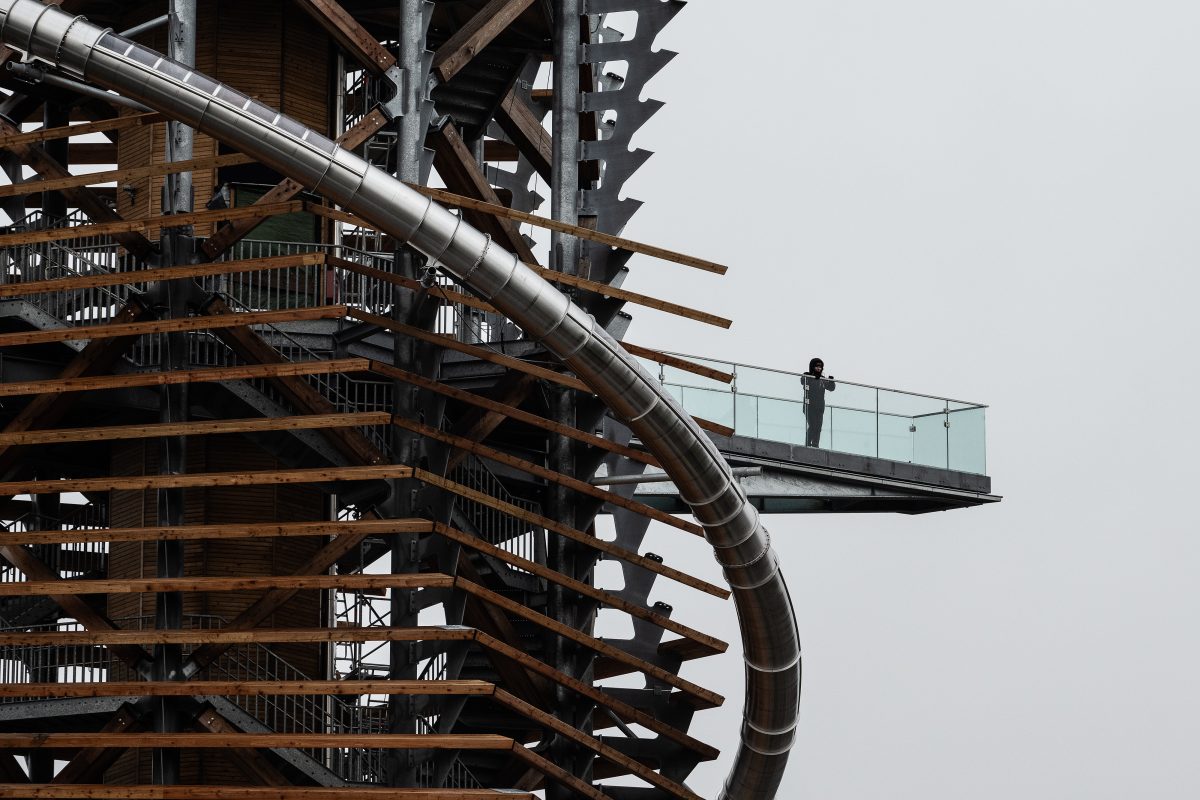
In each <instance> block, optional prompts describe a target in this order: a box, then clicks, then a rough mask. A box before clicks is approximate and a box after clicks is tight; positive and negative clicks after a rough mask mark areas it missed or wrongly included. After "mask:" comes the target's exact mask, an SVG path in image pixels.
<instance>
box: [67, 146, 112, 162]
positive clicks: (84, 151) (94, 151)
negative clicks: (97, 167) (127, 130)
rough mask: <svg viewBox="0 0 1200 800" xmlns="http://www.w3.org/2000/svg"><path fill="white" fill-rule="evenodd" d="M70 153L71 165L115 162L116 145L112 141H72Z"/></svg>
mask: <svg viewBox="0 0 1200 800" xmlns="http://www.w3.org/2000/svg"><path fill="white" fill-rule="evenodd" d="M70 154H71V156H70V159H68V160H69V161H70V162H71V164H72V165H75V164H116V163H117V146H116V144H114V143H112V142H72V143H71V149H70Z"/></svg>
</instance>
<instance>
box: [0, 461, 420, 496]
mask: <svg viewBox="0 0 1200 800" xmlns="http://www.w3.org/2000/svg"><path fill="white" fill-rule="evenodd" d="M410 477H412V467H405V466H399V465H395V464H372V465H368V466H360V467H319V468H316V469H280V470H263V471H256V472H199V473H192V474H190V475H132V476H128V477H105V478H68V479H65V480H58V481H8V482H5V483H0V495H4V494H7V495H17V494H58V493H60V492H83V493H87V492H111V491H124V490H145V489H180V488H189V487H197V486H269V485H276V484H289V483H325V482H328V481H369V480H384V479H393V478H410Z"/></svg>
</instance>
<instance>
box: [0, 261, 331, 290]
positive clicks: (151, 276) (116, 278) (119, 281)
mask: <svg viewBox="0 0 1200 800" xmlns="http://www.w3.org/2000/svg"><path fill="white" fill-rule="evenodd" d="M325 262H326V256H325V254H324V253H299V254H296V255H288V256H269V257H267V258H248V259H242V260H238V261H218V262H215V263H211V264H185V265H181V266H177V267H157V268H154V269H142V270H136V271H133V272H102V273H97V274H95V275H77V276H75V277H71V278H56V279H54V280H45V281H26V282H24V283H5V284H0V297H24V296H28V295H32V294H38V293H41V292H65V291H72V290H75V289H92V288H95V287H98V286H124V285H126V284H143V283H150V282H152V281H164V280H175V279H177V278H199V277H204V276H209V275H232V274H235V273H244V272H262V271H264V270H273V269H287V268H288V267H308V266H317V265H319V264H324V263H325Z"/></svg>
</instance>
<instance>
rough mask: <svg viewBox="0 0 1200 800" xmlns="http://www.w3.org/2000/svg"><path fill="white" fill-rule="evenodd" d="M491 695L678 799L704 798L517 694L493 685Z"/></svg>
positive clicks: (701, 799) (698, 799)
mask: <svg viewBox="0 0 1200 800" xmlns="http://www.w3.org/2000/svg"><path fill="white" fill-rule="evenodd" d="M493 699H494V700H495V701H496V702H497V703H499V704H500V705H502V706H505V707H507V708H509V709H510V710H512V711H515V712H517V713H518V714H520V715H521V716H523V717H525V718H526V719H529V720H531V721H533V722H535V723H537V724H538V725H540V726H542V727H543V728H547V729H549V730H551V731H554V732H555V733H557V734H558V735H560V736H563V737H564V738H567V739H570V740H571V741H573V742H575V743H576V744H578V745H582V746H583V747H585V748H587V749H588V750H591V751H592V752H593V753H595V754H596V755H598V756H600V757H601V758H603V759H606V760H607V761H610V762H612V763H613V764H616V765H617V766H619V767H621V768H622V769H625V770H627V771H628V772H629V773H631V774H633V775H636V776H638V777H639V778H641V779H642V780H644V781H646V782H647V783H649V784H650V785H651V786H655V787H657V788H659V789H662V790H663V791H665V792H667V793H668V794H670V795H672V796H674V797H678V798H680V800H703V798H702V797H700V795H698V794H696V793H695V792H693V791H692V790H690V789H688V788H687V787H686V786H684V785H683V784H680V783H676V782H675V781H673V780H671V779H670V778H665V777H663V776H662V775H660V774H658V773H657V772H655V771H654V770H652V769H650V768H649V767H647V766H646V765H645V764H643V763H641V762H640V761H636V760H634V759H632V758H630V757H629V756H627V755H625V754H624V753H622V752H620V751H619V750H617V749H615V748H613V747H610V746H609V745H606V744H604V743H603V742H601V741H600V740H599V739H596V738H595V737H593V736H588V735H587V734H586V733H584V732H583V731H580V730H578V729H577V728H575V727H574V726H572V725H568V724H567V723H566V722H563V721H562V720H560V719H558V718H557V717H555V716H554V715H552V714H547V713H546V712H545V711H542V710H541V709H540V708H537V707H536V706H533V705H530V704H529V703H526V702H525V701H524V700H522V699H521V698H519V697H516V696H514V695H512V694H510V693H509V692H506V691H504V690H503V689H496V692H495V694H494V695H493Z"/></svg>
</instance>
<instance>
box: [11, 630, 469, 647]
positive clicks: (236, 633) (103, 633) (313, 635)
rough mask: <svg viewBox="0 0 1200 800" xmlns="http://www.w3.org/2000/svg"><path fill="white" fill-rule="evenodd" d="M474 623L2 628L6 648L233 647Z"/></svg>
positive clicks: (422, 637)
mask: <svg viewBox="0 0 1200 800" xmlns="http://www.w3.org/2000/svg"><path fill="white" fill-rule="evenodd" d="M475 636H476V633H475V631H474V630H472V629H471V628H447V627H444V626H440V625H438V626H433V627H428V628H387V627H377V628H283V629H279V628H245V629H229V628H186V629H182V630H179V629H176V630H153V629H146V630H118V629H115V628H109V629H97V630H85V631H17V632H0V646H3V647H22V646H24V647H82V646H85V645H93V646H96V647H107V648H109V649H110V650H111V649H113V648H114V647H121V646H130V645H138V644H147V645H152V644H198V645H205V646H214V647H216V646H220V647H232V646H233V645H238V644H321V643H328V642H472V641H475Z"/></svg>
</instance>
